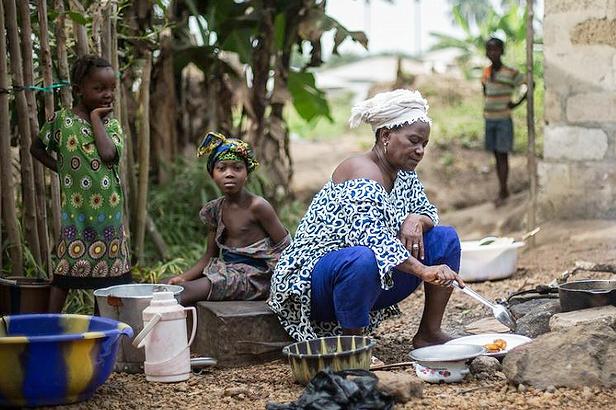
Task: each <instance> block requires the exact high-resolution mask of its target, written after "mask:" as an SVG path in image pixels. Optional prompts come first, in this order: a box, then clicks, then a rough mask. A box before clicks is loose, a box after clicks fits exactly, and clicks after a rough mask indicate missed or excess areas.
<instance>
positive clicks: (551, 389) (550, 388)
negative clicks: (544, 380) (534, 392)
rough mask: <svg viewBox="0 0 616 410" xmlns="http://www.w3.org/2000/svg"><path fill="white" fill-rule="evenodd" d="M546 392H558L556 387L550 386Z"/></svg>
mask: <svg viewBox="0 0 616 410" xmlns="http://www.w3.org/2000/svg"><path fill="white" fill-rule="evenodd" d="M545 391H546V392H548V393H554V392H555V391H556V387H554V386H552V385H550V386H548V387H547V388H546V389H545Z"/></svg>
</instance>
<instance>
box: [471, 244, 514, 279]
mask: <svg viewBox="0 0 616 410" xmlns="http://www.w3.org/2000/svg"><path fill="white" fill-rule="evenodd" d="M460 245H461V249H462V255H461V259H460V276H461V277H462V279H464V280H465V281H467V282H482V281H486V280H497V279H505V278H508V277H510V276H511V275H513V274H514V273H515V271H516V270H517V264H518V248H520V247H522V246H524V245H525V243H524V242H515V240H514V239H513V238H497V237H486V238H483V239H482V240H479V241H462V242H461V243H460Z"/></svg>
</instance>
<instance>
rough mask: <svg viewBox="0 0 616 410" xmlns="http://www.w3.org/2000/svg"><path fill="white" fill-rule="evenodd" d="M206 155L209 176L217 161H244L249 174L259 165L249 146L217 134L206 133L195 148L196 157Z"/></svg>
mask: <svg viewBox="0 0 616 410" xmlns="http://www.w3.org/2000/svg"><path fill="white" fill-rule="evenodd" d="M203 155H208V158H207V171H208V172H209V173H210V174H211V173H212V171H213V170H214V164H216V162H217V161H244V163H245V164H246V169H247V170H248V173H249V174H250V173H251V172H252V171H253V170H254V169H255V168H256V167H257V166H258V165H259V163H258V162H257V160H256V159H255V155H254V153H253V151H252V148H251V146H250V145H249V144H248V143H247V142H245V141H242V140H239V139H237V138H227V137H225V136H224V135H222V134H219V133H217V132H208V133H207V135H206V136H205V137H203V141H201V144H200V145H199V147H198V148H197V157H201V156H203Z"/></svg>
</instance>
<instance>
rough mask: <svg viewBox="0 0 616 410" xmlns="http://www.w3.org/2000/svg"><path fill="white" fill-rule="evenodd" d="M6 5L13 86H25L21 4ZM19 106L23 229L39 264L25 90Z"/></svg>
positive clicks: (17, 100)
mask: <svg viewBox="0 0 616 410" xmlns="http://www.w3.org/2000/svg"><path fill="white" fill-rule="evenodd" d="M4 5H5V10H4V11H5V18H6V28H7V37H8V40H9V52H10V57H11V58H10V60H11V77H12V79H13V87H23V86H24V76H23V64H22V57H21V49H20V46H19V32H18V30H17V7H16V5H15V0H5V1H4ZM28 85H30V84H28ZM15 106H16V108H17V126H18V129H19V136H20V138H19V156H20V161H19V162H20V168H21V190H22V198H23V213H22V228H23V230H24V232H25V238H26V242H27V243H28V246H29V248H30V252H31V253H32V256H33V257H34V260H35V261H36V263H37V264H39V265H40V263H41V248H40V246H39V238H38V227H37V222H36V219H37V218H36V203H35V200H36V198H35V193H34V170H33V166H32V156H31V155H30V144H31V138H30V120H29V119H28V103H27V102H26V95H25V93H24V92H23V91H17V92H16V93H15Z"/></svg>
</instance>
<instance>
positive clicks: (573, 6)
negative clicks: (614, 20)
mask: <svg viewBox="0 0 616 410" xmlns="http://www.w3.org/2000/svg"><path fill="white" fill-rule="evenodd" d="M544 13H545V15H546V17H547V16H548V15H559V14H561V13H562V14H579V13H585V14H587V13H592V14H593V15H596V16H599V17H605V16H608V17H609V14H608V13H614V1H613V0H607V1H597V0H547V1H546V2H545V6H544Z"/></svg>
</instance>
